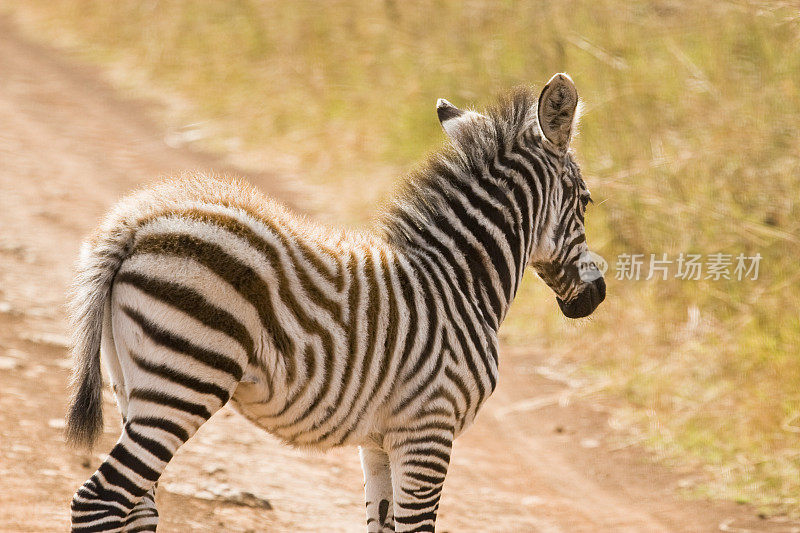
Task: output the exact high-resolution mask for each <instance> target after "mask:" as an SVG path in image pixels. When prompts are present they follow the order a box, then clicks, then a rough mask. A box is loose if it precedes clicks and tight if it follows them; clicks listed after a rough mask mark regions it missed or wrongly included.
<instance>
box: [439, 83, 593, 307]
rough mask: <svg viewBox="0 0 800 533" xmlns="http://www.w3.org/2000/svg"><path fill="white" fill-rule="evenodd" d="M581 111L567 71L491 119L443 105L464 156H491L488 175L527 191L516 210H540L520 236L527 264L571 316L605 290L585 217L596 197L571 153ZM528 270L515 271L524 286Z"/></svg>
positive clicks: (442, 113)
mask: <svg viewBox="0 0 800 533" xmlns="http://www.w3.org/2000/svg"><path fill="white" fill-rule="evenodd" d="M577 106H578V92H577V90H576V89H575V85H574V83H573V82H572V79H571V78H570V77H569V76H567V75H566V74H556V75H555V76H553V77H552V78H551V79H550V81H549V82H548V83H547V85H546V86H545V87H544V89H543V90H542V92H541V94H540V96H539V98H538V100H536V101H533V97H532V95H531V94H530V93H529V92H528V91H525V90H521V91H520V92H518V93H517V95H516V96H512V97H511V98H510V99H507V100H506V101H504V102H501V105H500V106H499V108H498V109H497V110H495V111H494V112H490V113H488V114H487V115H483V114H480V113H477V112H475V111H466V110H461V109H458V108H456V107H455V106H453V105H452V104H451V103H450V102H448V101H447V100H444V99H440V100H439V101H438V102H437V114H438V115H439V121H440V122H441V124H442V126H443V128H444V130H445V131H446V132H447V134H448V136H449V137H450V138H451V139H452V140H453V142H454V144H455V145H457V146H458V147H459V149H460V150H461V151H462V152H467V155H466V156H465V157H464V159H466V160H472V161H477V160H480V159H481V158H484V160H486V159H488V158H487V157H486V156H485V154H491V155H489V158H494V164H493V165H494V166H492V164H489V170H488V172H489V173H490V174H491V175H492V176H493V177H497V178H498V179H497V180H495V181H496V182H499V183H501V184H505V185H506V186H507V187H509V188H510V189H511V191H510V192H511V193H512V195H513V197H514V198H517V197H518V195H517V193H519V192H520V191H522V193H521V194H522V195H523V196H524V197H527V199H528V201H527V202H523V201H517V202H516V207H518V208H519V207H522V206H521V205H520V204H522V203H529V205H532V206H533V207H534V209H533V211H532V212H531V213H530V214H529V216H530V219H531V223H530V225H526V224H525V223H521V224H520V226H521V227H522V231H521V232H520V233H521V235H518V236H517V237H518V238H519V239H520V240H521V246H523V248H525V250H526V254H527V255H525V256H524V257H525V263H527V264H530V265H532V266H533V267H534V268H535V269H536V272H537V273H538V274H539V276H540V277H541V278H542V279H543V280H544V281H545V283H547V285H548V286H549V287H550V288H551V289H552V290H553V292H555V294H556V300H557V301H558V305H559V307H560V308H561V311H562V312H563V313H564V315H565V316H567V317H569V318H581V317H585V316H588V315H590V314H591V313H592V312H593V311H594V310H595V309H596V308H597V306H598V305H599V304H600V302H602V301H603V299H604V298H605V293H606V287H605V281H604V280H603V276H602V273H600V271H599V270H598V269H597V267H596V266H595V265H594V263H593V261H592V256H591V255H590V253H589V249H588V247H587V245H586V236H585V225H584V215H585V213H586V207H587V205H588V204H589V203H590V202H591V197H590V195H589V191H588V189H587V188H586V184H585V183H584V181H583V179H582V177H581V172H580V168H579V167H578V164H577V163H576V161H575V159H574V158H573V156H572V154H571V153H570V150H569V144H570V139H571V137H572V133H573V126H574V122H575V118H576V110H577ZM486 139H490V142H486ZM480 140H483V142H480ZM487 146H492V147H493V149H490V148H487ZM469 152H471V153H469ZM494 153H497V154H498V155H497V156H494V155H493V154H494ZM473 167H474V168H477V167H478V165H473ZM498 169H499V171H498ZM478 173H484V172H483V171H479V172H478ZM501 186H502V185H501ZM523 216H525V215H523ZM524 267H525V264H524V263H523V264H520V265H519V268H517V269H516V274H517V281H519V278H520V277H521V273H522V270H523V269H524Z"/></svg>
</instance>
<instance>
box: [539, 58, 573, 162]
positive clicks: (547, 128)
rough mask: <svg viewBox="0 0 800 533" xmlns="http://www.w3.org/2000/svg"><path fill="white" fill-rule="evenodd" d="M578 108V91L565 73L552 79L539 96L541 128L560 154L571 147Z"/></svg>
mask: <svg viewBox="0 0 800 533" xmlns="http://www.w3.org/2000/svg"><path fill="white" fill-rule="evenodd" d="M577 106H578V90H577V89H576V88H575V84H574V83H573V82H572V78H570V77H569V76H568V75H567V74H564V73H559V74H556V75H555V76H553V77H552V78H550V81H548V82H547V85H545V86H544V89H542V94H541V95H540V96H539V107H538V116H539V127H540V128H541V129H542V133H543V134H544V137H545V139H547V140H548V141H550V143H551V144H553V145H554V146H555V147H556V148H557V149H558V150H559V151H560V152H566V151H567V147H568V146H569V139H570V137H571V136H572V125H573V122H574V120H575V109H576V108H577Z"/></svg>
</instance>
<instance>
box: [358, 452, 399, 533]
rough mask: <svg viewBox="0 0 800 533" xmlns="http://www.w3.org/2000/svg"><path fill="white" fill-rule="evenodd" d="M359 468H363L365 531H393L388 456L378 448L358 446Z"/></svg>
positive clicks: (376, 532) (387, 532) (372, 532)
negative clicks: (365, 512) (365, 504)
mask: <svg viewBox="0 0 800 533" xmlns="http://www.w3.org/2000/svg"><path fill="white" fill-rule="evenodd" d="M358 453H359V455H360V456H361V468H362V469H363V470H364V496H365V498H366V502H367V531H369V533H394V509H393V503H392V472H391V469H390V467H389V456H388V455H386V452H384V451H383V450H380V449H378V448H365V447H360V448H359V449H358Z"/></svg>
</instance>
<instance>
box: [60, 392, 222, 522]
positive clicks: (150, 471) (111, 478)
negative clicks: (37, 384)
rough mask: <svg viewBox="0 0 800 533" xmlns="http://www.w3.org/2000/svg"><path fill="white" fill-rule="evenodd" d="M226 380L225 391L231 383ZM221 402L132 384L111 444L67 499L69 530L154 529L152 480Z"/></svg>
mask: <svg viewBox="0 0 800 533" xmlns="http://www.w3.org/2000/svg"><path fill="white" fill-rule="evenodd" d="M231 382H232V383H230V384H229V385H230V386H229V387H226V388H228V390H229V392H228V393H227V394H228V395H230V392H231V391H232V390H233V389H234V388H235V382H233V380H231ZM173 386H174V385H173ZM183 396H184V398H185V396H186V395H185V394H184V395H183ZM222 405H223V402H221V399H220V398H218V397H216V396H213V395H205V394H203V395H200V394H197V393H195V394H194V395H192V399H191V400H189V399H183V398H181V397H180V395H179V393H178V390H168V391H160V390H154V389H135V388H134V389H133V391H132V393H131V395H130V396H129V404H128V417H127V422H126V423H125V427H124V428H123V431H122V435H121V436H120V438H119V440H118V441H117V444H116V445H115V446H114V448H113V449H112V450H111V452H110V453H109V454H108V457H107V458H106V460H105V461H104V462H103V464H102V465H100V468H98V469H97V471H96V472H95V473H94V474H93V475H92V477H91V478H89V480H88V481H87V482H86V483H84V484H83V486H81V488H79V489H78V491H77V492H76V493H75V496H74V497H73V499H72V532H73V533H89V532H112V531H113V532H117V531H119V532H122V531H130V532H133V531H155V528H156V525H157V523H158V513H157V511H156V510H155V501H154V498H153V497H154V495H155V492H154V486H155V483H156V481H158V478H159V477H160V476H161V473H162V472H163V471H164V468H166V466H167V463H169V461H170V459H172V457H173V455H174V454H175V452H176V451H177V450H178V448H179V447H180V446H181V445H182V444H183V443H184V442H186V441H187V440H189V438H190V437H191V436H192V435H194V433H195V432H196V431H197V429H198V428H199V427H200V425H202V424H203V423H204V422H205V421H206V420H208V419H209V418H210V417H211V415H212V414H214V413H215V412H216V411H217V410H219V408H220V407H222ZM129 517H130V518H129Z"/></svg>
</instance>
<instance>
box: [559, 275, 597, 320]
mask: <svg viewBox="0 0 800 533" xmlns="http://www.w3.org/2000/svg"><path fill="white" fill-rule="evenodd" d="M605 298H606V282H605V280H604V279H603V278H597V279H596V280H594V281H592V282H591V283H589V284H587V286H586V288H585V289H584V290H583V292H581V293H580V294H579V295H578V296H576V297H575V298H573V299H572V300H570V301H569V302H565V301H564V300H562V299H561V298H558V297H556V301H557V302H558V307H559V308H561V312H562V313H564V316H565V317H567V318H583V317H585V316H589V315H591V314H592V313H593V312H594V310H595V309H597V306H598V305H600V302H602V301H603V300H605Z"/></svg>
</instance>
